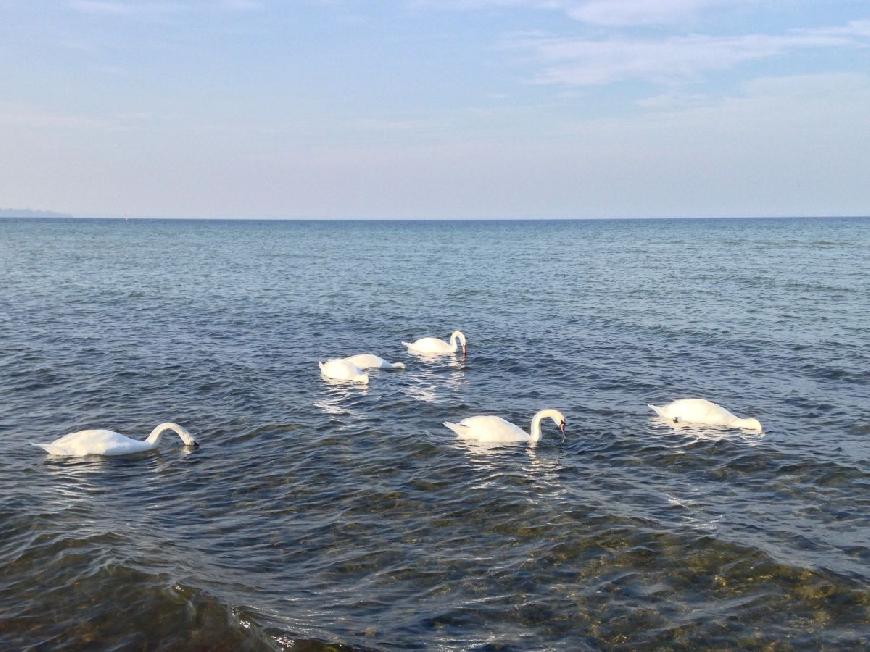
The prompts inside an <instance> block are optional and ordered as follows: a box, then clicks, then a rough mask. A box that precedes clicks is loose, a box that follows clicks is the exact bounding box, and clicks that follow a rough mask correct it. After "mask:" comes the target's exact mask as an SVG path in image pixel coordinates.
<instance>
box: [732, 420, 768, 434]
mask: <svg viewBox="0 0 870 652" xmlns="http://www.w3.org/2000/svg"><path fill="white" fill-rule="evenodd" d="M734 425H736V426H737V427H738V428H745V429H746V430H756V431H758V432H761V430H762V428H761V422H760V421H759V420H758V419H738V420H737V421H736V422H735V424H734Z"/></svg>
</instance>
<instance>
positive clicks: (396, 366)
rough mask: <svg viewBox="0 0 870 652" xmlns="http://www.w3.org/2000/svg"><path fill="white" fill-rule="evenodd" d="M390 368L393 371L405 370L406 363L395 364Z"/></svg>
mask: <svg viewBox="0 0 870 652" xmlns="http://www.w3.org/2000/svg"><path fill="white" fill-rule="evenodd" d="M403 344H404V342H403ZM390 367H392V368H393V369H404V368H405V363H404V362H394V363H393V364H391V365H390Z"/></svg>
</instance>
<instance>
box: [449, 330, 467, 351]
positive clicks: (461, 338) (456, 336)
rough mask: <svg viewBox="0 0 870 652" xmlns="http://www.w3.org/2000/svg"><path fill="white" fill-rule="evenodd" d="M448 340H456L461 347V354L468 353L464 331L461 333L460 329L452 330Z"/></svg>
mask: <svg viewBox="0 0 870 652" xmlns="http://www.w3.org/2000/svg"><path fill="white" fill-rule="evenodd" d="M450 340H451V341H453V340H456V341H458V342H459V346H461V347H462V355H463V356H467V355H468V345H467V343H466V342H465V333H463V332H462V331H453V332H452V333H450Z"/></svg>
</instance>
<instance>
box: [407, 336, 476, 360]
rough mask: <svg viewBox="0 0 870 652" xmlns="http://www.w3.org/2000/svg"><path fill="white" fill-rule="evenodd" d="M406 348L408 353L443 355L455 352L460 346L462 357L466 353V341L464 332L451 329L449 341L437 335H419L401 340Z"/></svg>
mask: <svg viewBox="0 0 870 652" xmlns="http://www.w3.org/2000/svg"><path fill="white" fill-rule="evenodd" d="M402 344H404V345H405V347H406V348H407V349H408V352H409V353H418V354H422V355H445V354H448V353H456V352H457V351H458V350H459V347H462V355H463V357H465V356H467V355H468V342H467V341H466V339H465V333H463V332H462V331H453V332H452V333H450V338H449V341H447V342H445V341H444V340H441V339H438V338H437V337H421V338H420V339H419V340H415V341H413V342H402Z"/></svg>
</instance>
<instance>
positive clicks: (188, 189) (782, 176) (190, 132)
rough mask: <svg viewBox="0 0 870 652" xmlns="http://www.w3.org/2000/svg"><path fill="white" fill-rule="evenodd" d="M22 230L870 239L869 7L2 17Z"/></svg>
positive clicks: (7, 4) (2, 81)
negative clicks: (163, 222)
mask: <svg viewBox="0 0 870 652" xmlns="http://www.w3.org/2000/svg"><path fill="white" fill-rule="evenodd" d="M0 207H16V208H31V209H49V210H57V211H62V212H67V213H72V214H75V215H79V216H128V217H203V218H209V217H221V218H387V219H391V218H425V219H437V218H599V217H608V218H612V217H672V216H673V217H727V216H802V215H868V214H870V2H868V1H867V0H792V1H790V0H367V1H364V0H286V1H279V0H142V1H138V2H134V1H132V0H0Z"/></svg>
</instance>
